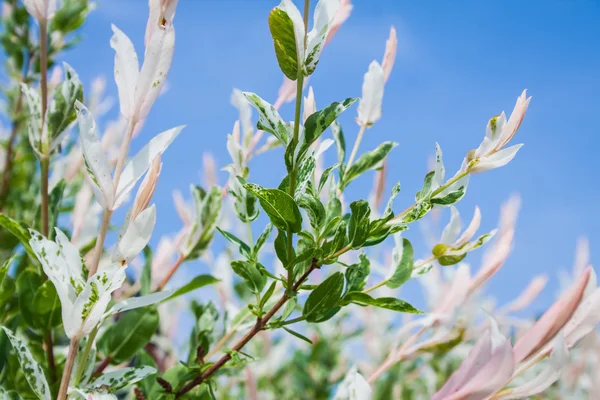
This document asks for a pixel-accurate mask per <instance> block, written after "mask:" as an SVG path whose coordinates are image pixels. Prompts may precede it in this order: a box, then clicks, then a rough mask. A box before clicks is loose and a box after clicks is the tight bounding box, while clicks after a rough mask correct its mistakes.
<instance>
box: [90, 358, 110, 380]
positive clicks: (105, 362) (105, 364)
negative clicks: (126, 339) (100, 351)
mask: <svg viewBox="0 0 600 400" xmlns="http://www.w3.org/2000/svg"><path fill="white" fill-rule="evenodd" d="M110 360H111V357H110V356H106V357H105V358H104V360H102V362H100V364H98V366H97V367H96V369H95V370H94V373H93V374H92V376H98V375H100V374H101V373H102V371H104V369H105V368H106V367H108V364H110Z"/></svg>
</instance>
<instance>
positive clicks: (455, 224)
mask: <svg viewBox="0 0 600 400" xmlns="http://www.w3.org/2000/svg"><path fill="white" fill-rule="evenodd" d="M450 215H451V216H450V222H449V223H448V225H446V227H445V228H444V230H443V232H442V238H441V240H440V242H441V243H444V244H452V243H453V242H454V241H455V240H456V238H457V237H458V235H459V234H460V228H461V221H460V214H459V213H458V210H457V208H456V207H454V206H452V207H451V208H450Z"/></svg>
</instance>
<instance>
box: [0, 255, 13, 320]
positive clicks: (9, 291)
mask: <svg viewBox="0 0 600 400" xmlns="http://www.w3.org/2000/svg"><path fill="white" fill-rule="evenodd" d="M14 259H15V255H13V256H12V257H11V258H9V259H8V260H6V261H5V262H4V264H2V266H1V267H0V311H1V310H3V309H4V305H5V304H6V302H7V301H8V300H9V299H10V298H11V297H12V295H13V294H14V292H15V288H16V285H15V281H14V280H13V278H11V277H10V276H9V275H8V269H9V268H10V266H11V264H12V263H13V261H14Z"/></svg>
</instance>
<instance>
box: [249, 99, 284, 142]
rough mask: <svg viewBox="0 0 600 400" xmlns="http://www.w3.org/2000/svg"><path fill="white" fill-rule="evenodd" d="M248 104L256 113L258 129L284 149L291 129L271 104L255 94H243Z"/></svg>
mask: <svg viewBox="0 0 600 400" xmlns="http://www.w3.org/2000/svg"><path fill="white" fill-rule="evenodd" d="M243 94H244V96H246V99H248V102H250V104H251V105H252V106H253V107H254V108H256V110H257V111H258V116H259V119H258V124H257V126H258V128H259V129H262V130H264V131H267V132H269V133H271V134H272V135H273V136H275V137H276V138H277V139H278V140H279V142H280V143H281V144H282V145H283V146H284V147H285V146H287V144H288V143H289V141H290V138H291V136H292V128H291V127H290V125H289V124H287V123H286V122H285V121H284V120H283V118H281V115H279V113H278V112H277V110H275V107H273V106H272V105H271V104H269V103H268V102H266V101H265V100H263V99H262V98H260V96H258V95H257V94H255V93H250V92H243Z"/></svg>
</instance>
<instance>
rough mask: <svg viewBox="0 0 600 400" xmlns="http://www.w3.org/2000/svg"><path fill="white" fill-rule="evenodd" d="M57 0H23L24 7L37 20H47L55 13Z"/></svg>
mask: <svg viewBox="0 0 600 400" xmlns="http://www.w3.org/2000/svg"><path fill="white" fill-rule="evenodd" d="M56 1H57V0H23V5H24V6H25V9H26V10H27V12H28V13H29V15H31V16H32V17H33V18H35V19H36V20H38V21H48V20H50V19H52V17H54V14H55V13H56Z"/></svg>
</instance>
